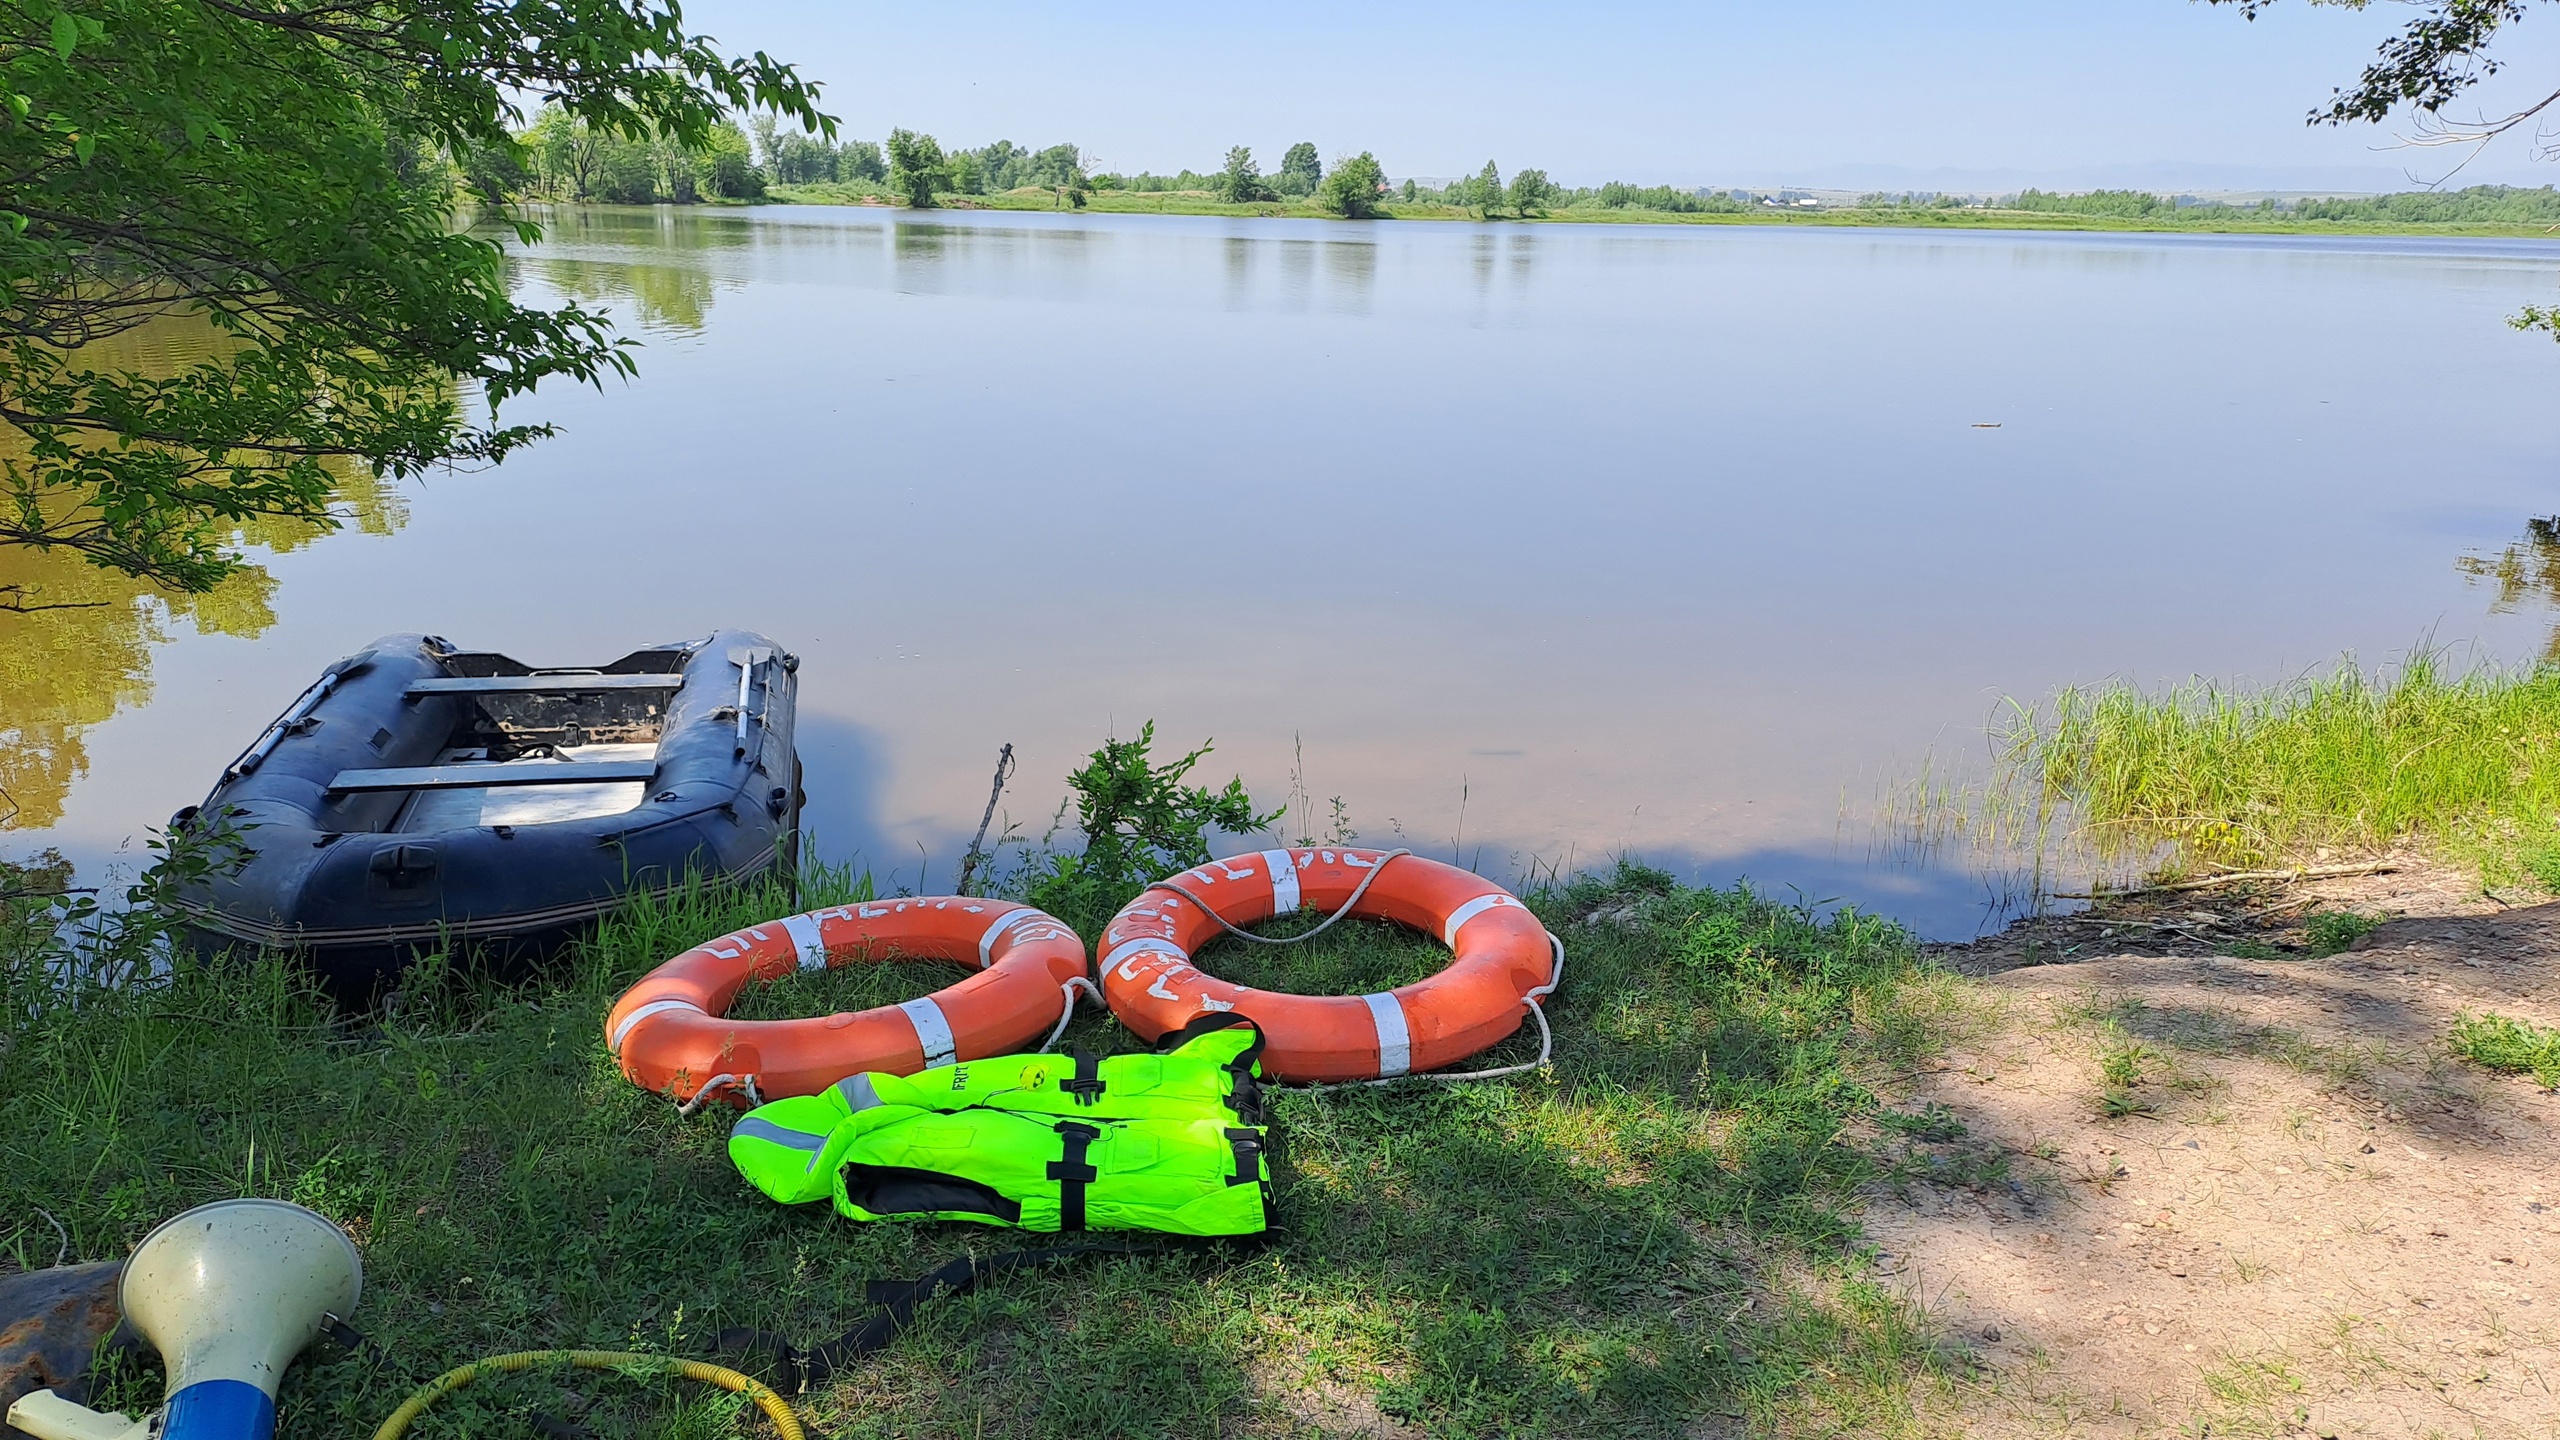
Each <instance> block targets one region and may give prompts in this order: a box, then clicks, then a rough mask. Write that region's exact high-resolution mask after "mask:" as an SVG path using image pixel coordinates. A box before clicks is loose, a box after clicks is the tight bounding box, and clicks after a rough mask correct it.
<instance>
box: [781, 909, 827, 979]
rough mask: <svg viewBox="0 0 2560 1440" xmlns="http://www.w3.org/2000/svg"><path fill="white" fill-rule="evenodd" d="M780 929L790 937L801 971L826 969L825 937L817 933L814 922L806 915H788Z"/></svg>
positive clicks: (815, 922)
mask: <svg viewBox="0 0 2560 1440" xmlns="http://www.w3.org/2000/svg"><path fill="white" fill-rule="evenodd" d="M782 929H783V932H784V933H785V934H787V935H789V936H790V937H791V943H792V945H793V946H794V947H795V948H797V949H798V950H799V952H800V968H801V969H803V970H824V969H826V968H827V942H826V939H825V937H823V936H821V935H820V934H819V933H818V922H817V921H816V920H814V919H812V918H810V917H809V916H806V915H788V916H785V917H783V921H782Z"/></svg>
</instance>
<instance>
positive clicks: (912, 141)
mask: <svg viewBox="0 0 2560 1440" xmlns="http://www.w3.org/2000/svg"><path fill="white" fill-rule="evenodd" d="M888 150H889V190H890V193H892V194H894V195H896V196H897V197H898V198H899V199H901V200H904V201H906V202H907V203H908V204H909V205H912V206H914V207H915V208H916V209H918V210H930V209H932V208H933V197H934V194H935V192H937V191H940V190H945V189H948V188H950V179H951V177H950V175H949V174H948V173H947V172H948V170H949V166H950V162H949V161H948V160H946V159H944V158H943V154H942V144H941V142H940V141H937V140H935V139H934V138H933V137H932V136H930V135H919V134H917V133H916V132H914V131H913V130H892V131H890V132H889V145H888Z"/></svg>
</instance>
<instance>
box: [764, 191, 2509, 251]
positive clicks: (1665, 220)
mask: <svg viewBox="0 0 2560 1440" xmlns="http://www.w3.org/2000/svg"><path fill="white" fill-rule="evenodd" d="M769 198H771V199H772V200H774V201H776V202H778V203H782V204H792V205H866V204H868V205H880V204H889V203H892V202H891V201H890V200H889V198H888V195H887V192H885V191H884V190H882V189H881V188H880V187H878V186H875V185H867V184H855V185H839V184H814V185H776V186H774V187H772V190H771V192H770V197H769ZM942 204H943V207H944V208H947V209H956V210H1058V211H1065V210H1072V209H1074V208H1075V207H1074V206H1073V205H1072V203H1071V202H1068V201H1065V200H1063V199H1062V198H1061V197H1060V196H1059V194H1058V193H1057V192H1056V191H1054V190H1014V191H1007V192H1004V193H1002V194H995V195H947V196H944V197H943V199H942ZM1083 208H1084V209H1086V210H1089V211H1092V212H1094V213H1096V214H1103V215H1233V216H1239V217H1259V218H1264V219H1299V220H1330V219H1334V218H1336V217H1335V216H1333V215H1332V214H1331V213H1330V212H1328V211H1327V210H1326V209H1325V208H1324V206H1323V205H1322V204H1321V203H1319V202H1318V201H1316V200H1314V199H1297V200H1291V199H1282V200H1268V201H1256V202H1254V203H1251V204H1243V205H1231V204H1228V203H1226V202H1225V201H1222V200H1219V199H1217V198H1215V197H1214V196H1213V195H1211V194H1210V193H1209V192H1208V191H1205V190H1148V191H1136V190H1094V191H1088V192H1087V193H1086V195H1085V204H1084V207H1083ZM1378 214H1379V217H1380V218H1381V219H1388V220H1469V221H1473V220H1481V219H1482V218H1483V216H1482V215H1480V214H1479V213H1478V212H1477V211H1474V210H1471V209H1468V208H1465V207H1463V206H1457V205H1434V204H1405V203H1402V202H1399V201H1396V200H1393V199H1390V200H1388V201H1387V202H1386V203H1385V204H1383V205H1381V206H1379V207H1378ZM1502 223H1504V224H1527V225H1571V224H1599V225H1813V226H1830V227H1842V226H1846V227H1851V228H1876V227H1887V228H1897V229H1920V230H2064V231H2100V232H2121V233H2145V234H2197V235H2445V236H2468V237H2476V238H2489V239H2531V240H2551V239H2554V238H2555V237H2554V236H2553V234H2552V232H2551V227H2549V226H2548V225H2542V224H2501V223H2487V222H2441V223H2440V222H2402V223H2393V222H2387V221H2369V220H2313V219H2303V218H2299V217H2296V216H2292V215H2289V214H2286V213H2285V212H2281V211H2277V212H2271V213H2262V212H2258V211H2249V210H2237V209H2235V210H2228V211H2211V212H2201V211H2199V210H2197V209H2189V210H2184V211H2175V210H2164V211H2161V212H2159V213H2158V214H2155V215H2152V216H2134V217H2127V216H2110V215H2076V214H2059V213H2055V212H2052V211H2044V210H1999V209H1991V208H1986V207H1978V206H1967V207H1965V208H1962V209H1952V210H1933V209H1928V208H1925V207H1917V206H1879V207H1874V208H1861V207H1856V206H1841V207H1834V208H1828V209H1819V210H1814V209H1793V208H1781V207H1776V206H1767V207H1760V208H1755V209H1752V210H1747V211H1744V212H1742V213H1740V214H1676V213H1673V212H1670V211H1664V210H1639V209H1634V208H1631V207H1626V208H1622V207H1598V206H1593V207H1581V206H1575V207H1568V208H1564V209H1559V210H1551V211H1548V212H1546V213H1544V214H1540V215H1535V216H1531V217H1529V218H1527V219H1526V220H1522V219H1519V218H1517V217H1512V216H1504V217H1502Z"/></svg>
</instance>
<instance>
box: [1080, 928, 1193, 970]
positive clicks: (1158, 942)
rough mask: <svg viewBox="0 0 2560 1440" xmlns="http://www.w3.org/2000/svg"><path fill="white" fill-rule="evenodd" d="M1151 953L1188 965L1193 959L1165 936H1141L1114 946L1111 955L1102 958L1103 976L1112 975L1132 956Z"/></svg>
mask: <svg viewBox="0 0 2560 1440" xmlns="http://www.w3.org/2000/svg"><path fill="white" fill-rule="evenodd" d="M1149 953H1152V954H1157V955H1170V956H1172V957H1173V958H1174V959H1176V960H1178V961H1181V962H1184V963H1186V964H1187V963H1189V962H1190V959H1191V954H1190V952H1189V951H1187V950H1184V949H1183V948H1182V947H1181V946H1179V945H1176V944H1174V943H1173V942H1172V941H1170V940H1167V939H1165V938H1164V937H1163V936H1160V935H1141V936H1139V937H1138V938H1137V939H1135V940H1123V941H1121V942H1120V943H1119V944H1117V945H1114V946H1112V947H1111V953H1110V954H1108V955H1105V956H1103V957H1102V965H1101V971H1102V973H1103V974H1105V975H1108V974H1110V973H1111V971H1112V967H1114V966H1116V965H1118V964H1119V963H1120V962H1121V961H1123V960H1126V959H1128V958H1129V957H1130V956H1132V955H1144V954H1149ZM1120 978H1121V979H1123V980H1135V979H1137V978H1138V977H1137V976H1135V975H1123V976H1121V977H1120Z"/></svg>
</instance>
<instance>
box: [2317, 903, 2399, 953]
mask: <svg viewBox="0 0 2560 1440" xmlns="http://www.w3.org/2000/svg"><path fill="white" fill-rule="evenodd" d="M2381 923H2382V921H2381V920H2380V919H2379V918H2378V917H2376V916H2372V915H2359V914H2357V913H2356V912H2355V911H2353V910H2322V911H2319V912H2317V913H2315V914H2313V915H2312V916H2311V917H2310V918H2309V919H2307V920H2305V921H2303V923H2302V932H2303V936H2304V938H2305V939H2306V940H2308V941H2309V942H2310V946H2311V953H2312V954H2313V955H2335V954H2337V953H2339V952H2340V951H2342V950H2346V949H2348V948H2350V947H2351V946H2353V945H2354V944H2355V943H2356V942H2357V941H2359V940H2361V939H2363V938H2364V937H2366V936H2367V935H2370V934H2372V933H2373V932H2374V928H2375V927H2376V926H2378V925H2380V924H2381Z"/></svg>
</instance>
